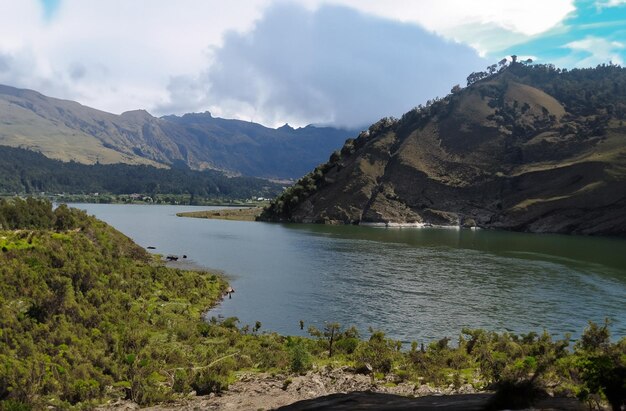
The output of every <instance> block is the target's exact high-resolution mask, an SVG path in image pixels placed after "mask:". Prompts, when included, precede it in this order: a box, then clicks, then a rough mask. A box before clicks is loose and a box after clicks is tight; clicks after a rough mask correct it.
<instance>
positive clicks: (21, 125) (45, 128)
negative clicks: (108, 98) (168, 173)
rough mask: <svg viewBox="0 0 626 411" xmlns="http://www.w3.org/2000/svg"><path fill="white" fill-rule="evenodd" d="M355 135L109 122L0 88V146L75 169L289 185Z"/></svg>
mask: <svg viewBox="0 0 626 411" xmlns="http://www.w3.org/2000/svg"><path fill="white" fill-rule="evenodd" d="M355 134H356V133H355V132H354V131H353V130H340V129H334V128H329V127H314V126H308V127H305V128H299V129H293V128H291V127H289V126H284V127H280V128H278V129H271V128H267V127H263V126H261V125H259V124H255V123H250V122H245V121H239V120H225V119H220V118H213V117H212V116H211V115H210V114H209V113H204V114H187V115H184V116H182V117H176V116H166V117H163V118H156V117H153V116H152V115H150V114H149V113H148V112H147V111H144V110H135V111H128V112H125V113H122V114H121V115H115V114H111V113H107V112H104V111H100V110H96V109H93V108H90V107H86V106H83V105H81V104H79V103H77V102H74V101H68V100H60V99H56V98H51V97H46V96H44V95H42V94H40V93H38V92H36V91H32V90H24V89H17V88H13V87H9V86H2V85H0V145H5V146H12V147H21V148H26V149H29V150H34V151H38V152H41V153H42V154H44V155H45V156H47V157H49V158H53V159H58V160H62V161H70V160H73V161H76V162H79V163H83V164H95V163H102V164H112V163H126V164H146V165H153V166H156V167H190V168H192V169H197V170H203V169H215V170H222V171H226V172H229V173H231V174H243V175H249V176H256V177H266V178H283V179H284V178H297V177H300V176H302V175H303V174H304V173H305V172H306V171H308V170H310V169H311V168H312V167H314V166H316V165H317V164H320V163H321V162H323V161H324V160H325V158H326V156H327V153H329V152H331V151H332V150H334V149H335V148H336V147H339V146H341V145H342V144H343V142H344V141H345V139H346V138H347V137H350V136H353V135H355Z"/></svg>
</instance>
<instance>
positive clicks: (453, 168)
mask: <svg viewBox="0 0 626 411" xmlns="http://www.w3.org/2000/svg"><path fill="white" fill-rule="evenodd" d="M470 78H471V79H472V80H474V79H476V78H481V79H480V80H479V81H474V82H473V83H472V84H471V85H469V86H468V87H467V88H465V89H455V90H454V93H453V94H450V95H448V96H447V97H446V98H444V99H441V100H437V101H435V102H433V103H432V104H429V105H428V106H427V107H418V108H416V109H415V110H413V111H410V112H408V113H406V114H405V115H404V116H403V117H402V118H401V119H399V120H395V119H383V120H381V121H379V122H378V123H376V124H374V125H372V126H371V127H370V128H369V130H368V131H366V132H363V133H361V134H360V135H359V137H358V138H357V139H355V140H352V139H350V140H348V141H346V143H345V145H344V147H343V148H342V150H341V151H340V152H339V151H338V152H336V153H334V154H333V155H332V156H331V158H330V160H329V162H327V163H326V164H324V165H322V166H320V167H318V168H316V169H315V170H314V171H313V172H312V173H310V174H309V175H307V176H305V177H304V178H303V179H301V180H300V181H299V182H298V183H297V184H296V185H294V186H293V187H291V188H290V189H289V190H287V191H286V192H285V193H283V194H282V195H281V196H280V197H278V198H277V199H276V200H275V201H274V202H273V204H272V205H271V206H270V207H269V208H268V210H267V211H266V212H265V214H264V216H263V218H264V219H267V220H281V221H298V222H326V223H336V222H339V223H361V224H362V223H378V224H387V225H390V224H394V223H397V224H416V225H418V224H441V225H461V226H478V227H483V228H503V229H511V230H521V231H532V232H559V233H581V234H616V235H623V234H625V233H626V125H625V124H624V120H626V69H623V68H620V67H617V66H599V67H598V68H596V69H584V70H572V71H565V70H563V71H562V70H557V69H555V68H554V67H553V66H550V65H534V66H526V65H523V64H520V63H513V64H511V65H510V66H508V67H504V68H502V69H501V70H500V71H499V72H492V74H488V73H482V74H479V75H473V76H470Z"/></svg>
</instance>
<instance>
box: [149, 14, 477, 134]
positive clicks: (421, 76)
mask: <svg viewBox="0 0 626 411" xmlns="http://www.w3.org/2000/svg"><path fill="white" fill-rule="evenodd" d="M486 64H487V61H486V60H484V59H483V58H481V57H479V56H478V54H477V52H476V51H475V50H474V49H472V48H470V47H468V46H466V45H462V44H459V43H455V42H452V41H450V40H446V39H444V38H443V37H441V36H438V35H435V34H433V33H430V32H427V31H426V30H424V29H422V28H420V27H418V26H416V25H413V24H406V23H398V22H394V21H391V20H387V19H382V18H377V17H372V16H368V15H364V14H361V13H359V12H357V11H355V10H353V9H349V8H345V7H337V6H324V7H321V8H319V9H317V10H315V11H310V10H307V9H305V8H303V7H300V6H295V5H288V4H282V5H278V6H275V7H272V8H271V9H269V10H268V11H267V12H266V13H265V15H264V16H263V18H262V19H261V20H259V21H258V22H257V23H256V25H255V27H254V29H253V30H251V31H250V32H247V33H243V34H242V33H237V32H230V33H228V34H227V35H226V36H225V37H224V42H223V46H222V47H219V48H216V49H215V50H214V52H213V55H212V64H210V65H209V66H208V67H207V68H206V70H205V71H204V72H203V73H202V74H201V75H199V76H197V77H196V78H189V79H188V81H184V79H181V78H175V79H173V80H172V81H171V82H170V85H169V87H168V89H169V90H170V96H171V97H170V101H171V104H172V105H171V106H169V107H168V106H163V107H160V111H164V112H167V111H178V110H180V109H181V108H183V107H184V106H180V107H179V106H177V103H178V101H181V102H182V104H184V103H185V102H186V101H189V99H188V97H187V96H188V94H189V91H190V90H201V91H202V92H205V93H206V94H204V95H202V92H201V93H199V95H198V96H196V98H197V99H198V101H201V100H202V99H204V100H205V101H206V102H207V103H210V102H214V103H213V104H212V107H211V108H210V110H211V111H212V112H216V113H219V114H220V115H227V116H228V115H233V114H235V115H238V116H240V117H243V118H249V119H251V120H255V121H256V120H258V119H259V118H260V119H263V120H264V121H265V122H269V123H272V124H276V123H279V122H290V123H295V124H302V123H303V122H313V123H322V124H334V125H339V126H346V127H355V126H356V127H358V126H364V125H367V124H369V123H371V122H372V121H374V120H376V119H377V118H380V117H381V116H394V115H395V116H397V115H399V114H401V113H403V112H405V111H407V110H409V109H410V108H412V107H414V106H415V105H417V104H418V103H422V102H425V101H426V100H428V99H430V98H433V97H434V96H444V95H446V94H447V93H448V92H449V91H450V87H451V84H454V83H464V82H465V77H466V76H467V73H468V70H470V71H471V70H475V69H479V68H483V67H484V66H485V65H486ZM193 83H195V84H196V85H195V87H194V86H190V85H191V84H193Z"/></svg>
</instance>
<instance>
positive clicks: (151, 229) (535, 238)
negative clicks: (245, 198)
mask: <svg viewBox="0 0 626 411" xmlns="http://www.w3.org/2000/svg"><path fill="white" fill-rule="evenodd" d="M78 206H79V207H81V208H84V209H87V210H88V211H89V212H90V213H91V214H95V215H96V216H97V217H99V218H101V219H103V220H105V221H107V222H109V223H111V224H112V225H113V226H115V227H116V228H118V229H119V230H121V231H122V232H124V233H125V234H127V235H129V236H130V237H132V238H133V239H134V240H135V241H137V242H138V243H139V244H141V245H143V246H154V247H156V248H157V249H156V250H155V251H156V252H159V253H162V254H169V253H172V254H180V255H182V254H186V255H188V256H189V259H188V260H191V261H192V262H193V263H195V264H198V265H201V266H204V267H210V268H214V269H218V270H221V271H224V272H225V273H226V274H227V275H228V276H229V278H230V279H231V284H232V285H233V287H234V288H235V290H236V292H235V293H234V294H233V298H232V299H230V300H229V299H227V300H225V301H224V302H223V303H222V304H221V305H220V306H219V307H218V308H216V309H214V310H212V312H211V313H209V315H216V316H217V315H221V316H237V317H239V319H240V320H241V321H242V323H243V324H254V322H255V321H257V320H258V321H261V323H262V324H263V328H262V329H266V330H273V331H278V332H280V333H285V334H301V333H303V332H302V331H300V328H299V321H300V320H303V321H304V322H305V325H306V326H308V325H311V324H314V325H317V326H320V325H322V324H323V322H324V321H338V322H340V323H342V324H345V325H356V326H357V327H358V328H359V329H361V330H363V331H366V330H367V328H368V327H370V326H371V327H374V328H377V329H382V330H384V331H385V332H387V333H388V334H389V335H391V336H393V337H395V338H398V339H401V340H403V341H411V340H418V341H432V340H434V339H439V338H442V337H445V336H449V337H454V336H456V335H458V333H459V331H460V330H461V329H462V328H463V327H481V328H486V329H491V330H496V331H512V332H516V333H521V332H528V331H538V332H541V331H542V330H543V329H544V328H545V329H547V330H548V331H550V332H551V333H552V334H554V335H555V336H562V335H563V334H564V333H572V334H573V335H574V337H575V336H576V335H577V334H579V333H580V332H581V331H582V329H583V328H584V327H585V325H586V324H587V321H588V320H594V321H603V320H604V318H609V319H611V321H612V323H613V324H612V331H613V334H614V337H617V336H626V241H624V240H618V239H608V238H590V237H573V236H560V235H536V234H523V233H509V232H496V231H484V230H478V231H471V230H454V229H433V228H422V229H416V228H411V229H406V228H403V229H385V228H372V227H357V226H319V225H281V224H268V223H251V222H237V221H220V220H199V219H189V218H180V217H176V216H175V213H176V212H180V211H187V210H197V209H198V208H194V207H173V206H139V205H132V206H125V205H89V204H84V205H83V204H81V205H78ZM204 209H206V208H204ZM306 326H305V329H306Z"/></svg>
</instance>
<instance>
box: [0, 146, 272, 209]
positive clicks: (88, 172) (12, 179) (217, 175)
mask: <svg viewBox="0 0 626 411" xmlns="http://www.w3.org/2000/svg"><path fill="white" fill-rule="evenodd" d="M0 159H1V160H0V193H26V194H38V193H40V192H46V193H69V194H84V193H94V192H98V193H111V194H132V193H144V194H193V195H194V196H195V197H201V198H212V199H217V198H220V199H228V200H234V199H243V198H250V197H259V196H260V197H273V196H274V195H276V194H277V193H278V192H279V190H280V189H281V186H280V185H279V184H277V183H273V182H270V181H268V180H263V179H259V178H253V177H227V176H225V175H224V174H223V173H221V172H219V171H213V170H204V171H197V170H190V169H183V168H174V169H169V170H168V169H165V168H156V167H151V166H146V165H130V164H95V165H85V164H80V163H76V162H73V161H70V162H67V163H64V162H61V161H59V160H51V159H49V158H47V157H44V156H43V155H42V154H40V153H36V152H33V151H29V150H24V149H19V148H12V147H2V146H0Z"/></svg>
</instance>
